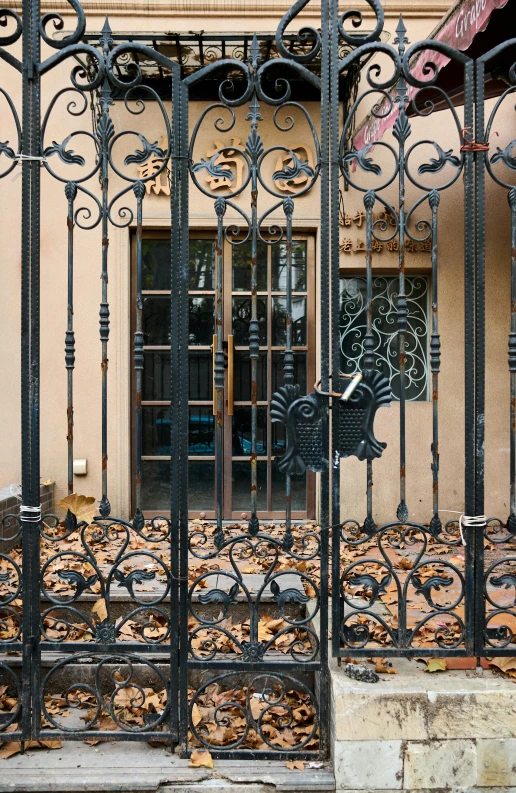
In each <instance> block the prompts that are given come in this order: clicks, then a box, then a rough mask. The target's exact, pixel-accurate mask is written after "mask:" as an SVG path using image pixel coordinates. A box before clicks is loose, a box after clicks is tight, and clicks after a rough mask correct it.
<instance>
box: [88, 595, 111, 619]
mask: <svg viewBox="0 0 516 793" xmlns="http://www.w3.org/2000/svg"><path fill="white" fill-rule="evenodd" d="M91 611H92V613H93V614H96V615H97V617H98V618H99V620H100V621H101V622H104V620H107V615H108V613H107V606H106V601H105V600H104V598H99V599H98V600H97V602H96V603H95V605H94V606H93V607H92V609H91Z"/></svg>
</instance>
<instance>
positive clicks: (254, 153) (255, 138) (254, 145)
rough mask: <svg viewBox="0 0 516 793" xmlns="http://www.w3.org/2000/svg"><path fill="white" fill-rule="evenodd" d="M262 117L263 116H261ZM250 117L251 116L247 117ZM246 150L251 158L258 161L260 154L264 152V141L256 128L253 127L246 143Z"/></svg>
mask: <svg viewBox="0 0 516 793" xmlns="http://www.w3.org/2000/svg"><path fill="white" fill-rule="evenodd" d="M259 117H260V118H261V116H259ZM247 118H249V116H248V117H247ZM245 150H246V152H247V154H248V155H249V157H250V158H251V160H253V161H254V162H256V160H257V159H258V157H259V156H260V154H261V153H262V152H263V141H262V139H261V137H260V134H259V132H258V130H257V129H256V128H254V127H253V129H252V130H251V132H250V133H249V136H248V138H247V141H246V144H245Z"/></svg>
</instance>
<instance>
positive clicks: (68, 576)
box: [57, 570, 99, 598]
mask: <svg viewBox="0 0 516 793" xmlns="http://www.w3.org/2000/svg"><path fill="white" fill-rule="evenodd" d="M57 575H58V576H59V578H60V579H61V581H66V582H67V583H68V584H71V585H72V586H75V597H76V598H79V597H80V596H81V595H82V593H83V592H84V591H85V590H86V589H91V587H92V586H93V585H94V584H96V583H97V581H98V580H99V579H98V576H97V575H96V573H94V574H93V575H90V576H89V577H88V578H85V577H84V576H83V575H82V573H79V571H78V570H58V571H57Z"/></svg>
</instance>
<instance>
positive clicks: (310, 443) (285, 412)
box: [271, 371, 391, 475]
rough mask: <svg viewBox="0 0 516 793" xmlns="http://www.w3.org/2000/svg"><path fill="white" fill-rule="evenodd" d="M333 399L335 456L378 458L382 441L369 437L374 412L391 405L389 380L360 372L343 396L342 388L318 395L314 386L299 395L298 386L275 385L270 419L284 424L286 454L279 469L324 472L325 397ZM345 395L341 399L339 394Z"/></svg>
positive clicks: (297, 471) (377, 375)
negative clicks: (336, 411) (336, 413)
mask: <svg viewBox="0 0 516 793" xmlns="http://www.w3.org/2000/svg"><path fill="white" fill-rule="evenodd" d="M330 397H333V398H334V399H335V398H338V399H339V420H338V441H337V449H338V456H339V458H341V457H353V456H354V457H358V459H359V460H374V459H375V458H377V457H381V456H382V454H383V450H384V449H385V448H386V446H387V444H386V443H381V442H380V441H378V440H377V439H376V437H375V435H374V419H375V416H376V411H377V410H378V408H381V407H388V406H389V405H390V403H391V387H390V383H389V380H388V379H387V378H386V377H384V375H382V374H381V373H380V372H376V371H373V372H366V373H365V374H364V376H363V378H362V380H361V381H360V382H359V383H358V385H357V386H356V388H355V389H354V390H353V393H352V394H350V396H349V397H347V396H346V392H344V393H343V394H338V393H324V392H322V391H319V389H318V388H317V387H316V389H315V391H314V393H312V394H308V396H303V397H300V396H299V386H297V385H286V386H282V387H281V388H279V389H278V391H277V392H276V393H275V394H274V395H273V397H272V400H271V418H272V421H273V422H278V423H281V424H283V425H284V427H285V431H286V452H285V454H284V455H283V457H282V458H281V460H280V461H279V462H278V467H279V469H280V471H284V472H286V473H287V474H290V475H295V474H301V473H304V471H306V469H307V468H308V469H309V470H310V471H317V472H321V471H325V470H326V469H327V468H328V460H327V459H326V458H325V457H324V452H323V449H324V443H323V438H324V434H325V433H326V432H327V431H328V402H329V398H330ZM345 397H346V398H345Z"/></svg>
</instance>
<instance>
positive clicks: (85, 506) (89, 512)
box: [59, 493, 97, 524]
mask: <svg viewBox="0 0 516 793" xmlns="http://www.w3.org/2000/svg"><path fill="white" fill-rule="evenodd" d="M59 506H60V507H61V509H65V510H70V512H71V513H72V514H73V515H75V517H76V518H77V520H78V521H79V522H81V521H84V522H85V523H88V524H89V523H91V522H92V520H93V519H94V517H95V515H96V514H97V510H96V508H95V498H94V497H93V496H78V495H77V493H72V495H71V496H66V498H62V499H61V501H60V502H59Z"/></svg>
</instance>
